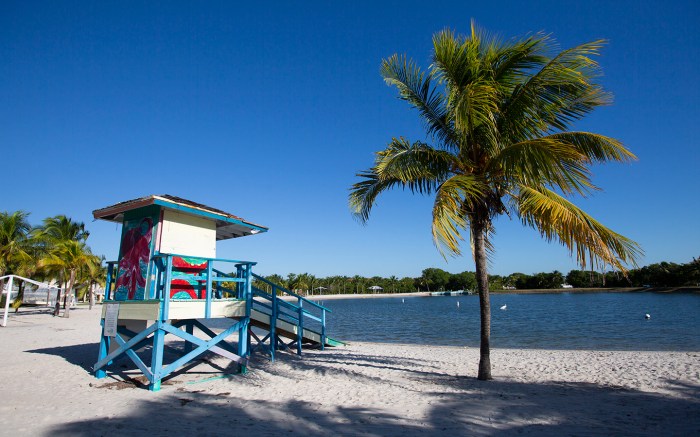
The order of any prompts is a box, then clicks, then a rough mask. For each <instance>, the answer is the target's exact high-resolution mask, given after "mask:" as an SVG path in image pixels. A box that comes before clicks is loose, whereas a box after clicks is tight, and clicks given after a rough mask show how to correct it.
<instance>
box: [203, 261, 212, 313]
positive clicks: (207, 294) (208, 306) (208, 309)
mask: <svg viewBox="0 0 700 437" xmlns="http://www.w3.org/2000/svg"><path fill="white" fill-rule="evenodd" d="M211 264H212V261H207V290H206V292H205V298H206V304H205V306H204V318H206V319H210V318H211V293H212V290H211V284H212V278H211V275H212V271H211V268H212V265H211Z"/></svg>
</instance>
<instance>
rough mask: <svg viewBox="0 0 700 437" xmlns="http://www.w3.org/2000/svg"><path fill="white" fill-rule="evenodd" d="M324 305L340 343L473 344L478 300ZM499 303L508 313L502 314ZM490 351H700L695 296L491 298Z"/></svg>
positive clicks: (382, 300) (397, 299)
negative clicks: (648, 315) (648, 316)
mask: <svg viewBox="0 0 700 437" xmlns="http://www.w3.org/2000/svg"><path fill="white" fill-rule="evenodd" d="M457 302H459V307H458V306H457ZM323 305H324V306H326V307H328V308H330V309H331V310H332V313H331V314H329V315H328V322H327V323H328V331H327V332H328V333H329V335H330V336H331V337H333V338H337V339H339V340H345V341H350V342H352V341H368V342H380V343H412V344H435V345H446V346H470V347H477V346H478V345H479V298H478V296H439V297H433V296H431V297H405V298H404V301H403V302H402V298H401V297H391V298H371V299H338V300H327V301H324V302H323ZM502 305H507V309H506V310H500V309H499V308H500V307H501V306H502ZM646 313H648V314H650V315H651V319H649V320H646V319H645V318H644V315H645V314H646ZM491 347H494V348H528V349H593V350H659V351H700V295H698V294H691V293H674V294H670V293H651V292H645V293H562V294H495V293H492V294H491Z"/></svg>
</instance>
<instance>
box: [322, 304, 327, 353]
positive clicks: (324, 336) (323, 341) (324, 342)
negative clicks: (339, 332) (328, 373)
mask: <svg viewBox="0 0 700 437" xmlns="http://www.w3.org/2000/svg"><path fill="white" fill-rule="evenodd" d="M325 346H326V309H325V308H321V350H324V349H325Z"/></svg>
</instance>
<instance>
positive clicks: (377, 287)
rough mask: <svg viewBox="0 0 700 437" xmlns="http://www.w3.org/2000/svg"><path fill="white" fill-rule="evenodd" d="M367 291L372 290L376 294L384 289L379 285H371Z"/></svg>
mask: <svg viewBox="0 0 700 437" xmlns="http://www.w3.org/2000/svg"><path fill="white" fill-rule="evenodd" d="M369 289H370V290H372V291H374V292H375V293H376V292H377V290H384V289H383V288H382V287H380V286H379V285H373V286H371V287H369Z"/></svg>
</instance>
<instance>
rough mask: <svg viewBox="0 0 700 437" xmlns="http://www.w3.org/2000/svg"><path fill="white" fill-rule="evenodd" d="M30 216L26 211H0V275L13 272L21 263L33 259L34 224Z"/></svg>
mask: <svg viewBox="0 0 700 437" xmlns="http://www.w3.org/2000/svg"><path fill="white" fill-rule="evenodd" d="M28 217H29V213H26V212H24V211H15V212H13V213H8V212H0V276H5V275H6V274H8V273H13V272H14V270H15V269H16V268H17V267H18V266H19V265H20V264H21V263H26V262H28V261H30V260H31V255H30V252H31V246H32V242H31V240H30V238H29V235H30V232H31V230H32V226H31V225H30V224H29V222H28V221H27V218H28Z"/></svg>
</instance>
